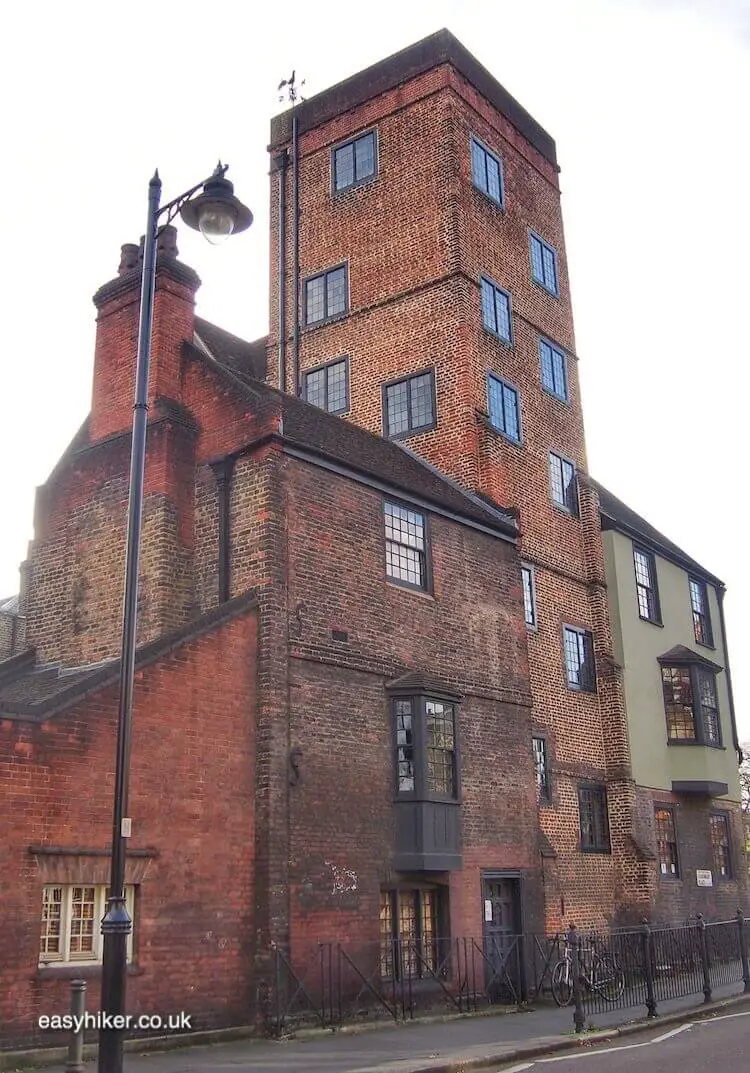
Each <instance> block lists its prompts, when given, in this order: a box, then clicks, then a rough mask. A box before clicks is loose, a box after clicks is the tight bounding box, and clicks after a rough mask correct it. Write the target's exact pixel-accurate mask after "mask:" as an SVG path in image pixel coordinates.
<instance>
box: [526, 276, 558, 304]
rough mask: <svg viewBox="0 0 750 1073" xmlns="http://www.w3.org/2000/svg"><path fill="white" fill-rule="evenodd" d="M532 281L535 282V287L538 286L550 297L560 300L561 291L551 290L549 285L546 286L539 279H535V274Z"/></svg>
mask: <svg viewBox="0 0 750 1073" xmlns="http://www.w3.org/2000/svg"><path fill="white" fill-rule="evenodd" d="M531 282H532V283H533V284H534V286H535V287H538V288H539V290H540V291H544V293H545V294H548V295H549V296H550V298H556V299H557V300H558V302H559V301H560V292H559V291H552V290H550V288H549V287H547V286H545V284H544V283H541V282H540V281H539V280H538V279H535V278H534V276H532V277H531Z"/></svg>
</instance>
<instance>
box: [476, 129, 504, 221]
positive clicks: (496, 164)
mask: <svg viewBox="0 0 750 1073" xmlns="http://www.w3.org/2000/svg"><path fill="white" fill-rule="evenodd" d="M471 181H472V182H473V183H474V186H476V188H477V190H481V191H482V193H483V194H486V195H487V197H488V198H489V199H490V200H491V201H494V202H495V204H496V205H502V204H503V166H502V164H501V162H500V157H499V156H496V155H495V154H494V153H491V152H490V150H489V149H488V148H487V147H486V146H485V145H482V143H481V142H480V141H479V140H478V139H477V138H472V139H471Z"/></svg>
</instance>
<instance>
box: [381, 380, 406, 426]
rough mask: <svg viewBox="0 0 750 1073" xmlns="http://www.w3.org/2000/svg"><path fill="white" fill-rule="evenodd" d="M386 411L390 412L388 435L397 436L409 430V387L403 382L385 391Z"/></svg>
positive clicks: (392, 385)
mask: <svg viewBox="0 0 750 1073" xmlns="http://www.w3.org/2000/svg"><path fill="white" fill-rule="evenodd" d="M385 399H386V409H387V411H388V435H389V436H397V435H398V434H399V433H400V432H407V431H408V429H409V387H408V382H407V381H406V380H403V381H402V382H401V383H400V384H391V385H390V386H389V387H387V388H386V389H385Z"/></svg>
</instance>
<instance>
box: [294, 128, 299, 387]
mask: <svg viewBox="0 0 750 1073" xmlns="http://www.w3.org/2000/svg"><path fill="white" fill-rule="evenodd" d="M292 231H293V235H292V255H293V256H292V275H293V277H294V346H293V350H292V377H293V384H292V391H293V392H294V394H295V395H299V305H300V302H299V297H300V286H299V123H298V120H297V109H296V108H295V110H294V114H293V115H292Z"/></svg>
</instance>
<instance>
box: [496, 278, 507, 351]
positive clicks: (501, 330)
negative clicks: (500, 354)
mask: <svg viewBox="0 0 750 1073" xmlns="http://www.w3.org/2000/svg"><path fill="white" fill-rule="evenodd" d="M495 311H496V315H497V334H498V335H499V336H500V338H501V339H505V341H506V342H508V343H509V342H510V298H508V295H507V294H504V293H503V292H502V291H498V290H496V291H495Z"/></svg>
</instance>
